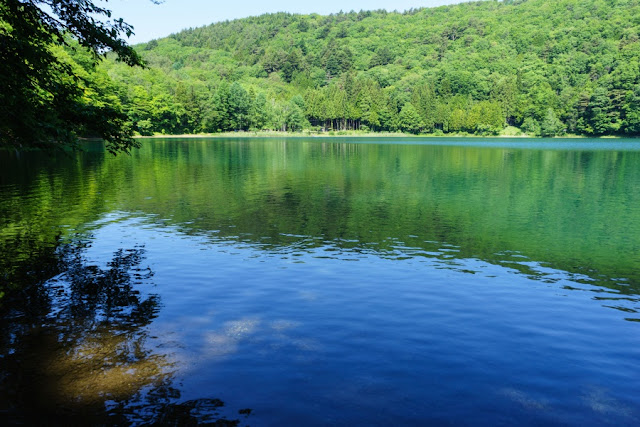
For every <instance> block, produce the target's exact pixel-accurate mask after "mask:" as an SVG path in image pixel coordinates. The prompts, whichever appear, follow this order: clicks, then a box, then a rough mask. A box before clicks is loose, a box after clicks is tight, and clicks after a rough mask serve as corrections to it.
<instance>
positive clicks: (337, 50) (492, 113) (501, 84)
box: [104, 0, 640, 136]
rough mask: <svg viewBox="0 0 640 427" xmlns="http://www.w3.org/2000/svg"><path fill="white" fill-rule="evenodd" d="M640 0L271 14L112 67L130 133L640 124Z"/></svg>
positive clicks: (588, 130) (600, 129) (157, 43)
mask: <svg viewBox="0 0 640 427" xmlns="http://www.w3.org/2000/svg"><path fill="white" fill-rule="evenodd" d="M639 32H640V1H639V0H556V1H553V2H549V1H547V0H511V1H502V2H498V1H480V2H475V3H463V4H459V5H455V6H444V7H438V8H429V9H418V10H411V11H408V12H405V13H388V12H386V11H372V12H364V11H361V12H358V13H356V12H351V13H339V14H334V15H330V16H320V15H291V14H286V13H278V14H269V15H263V16H259V17H253V18H246V19H240V20H234V21H230V22H222V23H217V24H213V25H210V26H206V27H201V28H195V29H189V30H186V31H183V32H180V33H178V34H174V35H171V36H170V37H167V38H164V39H160V40H154V41H152V42H149V43H147V44H143V45H139V46H137V48H138V50H139V51H140V53H141V54H142V56H143V57H144V58H145V59H146V60H147V61H148V62H149V64H150V66H151V69H150V70H135V69H134V70H132V69H130V68H127V67H124V66H122V65H119V64H116V63H115V62H107V63H105V64H104V67H105V68H106V69H107V71H108V73H109V75H110V76H111V78H112V80H114V82H116V84H117V86H118V87H119V89H118V91H119V96H120V98H121V101H122V103H123V105H125V108H126V109H127V112H128V115H129V117H130V118H131V120H132V121H133V123H134V125H135V126H136V129H137V130H138V131H139V132H140V133H142V134H147V133H151V132H163V133H191V132H203V131H204V132H215V131H219V130H221V131H223V130H239V129H263V128H265V129H287V130H289V129H294V130H296V129H300V128H306V127H310V126H312V127H316V128H325V129H326V128H332V129H370V130H387V131H395V130H402V131H406V132H415V133H418V132H436V133H438V132H445V133H446V132H469V133H477V134H491V133H497V132H499V131H500V130H501V129H502V128H504V127H505V126H507V125H513V126H518V127H521V128H523V129H524V130H525V131H527V132H529V133H537V134H542V135H545V136H546V135H555V134H559V133H563V132H571V133H580V134H588V135H608V134H621V135H636V134H639V133H640V85H639V84H640V66H639V60H640V36H639Z"/></svg>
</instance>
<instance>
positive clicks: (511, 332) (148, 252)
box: [0, 138, 640, 426]
mask: <svg viewBox="0 0 640 427" xmlns="http://www.w3.org/2000/svg"><path fill="white" fill-rule="evenodd" d="M0 250H1V251H2V259H1V260H0V281H1V282H2V285H1V286H2V288H0V290H1V291H2V292H4V293H5V297H4V298H3V299H2V300H0V301H2V309H1V313H2V317H1V319H0V322H2V325H1V326H2V328H3V334H2V338H1V341H0V362H1V363H0V420H1V419H4V420H8V421H10V422H43V421H47V420H48V421H50V420H52V419H56V420H61V421H66V422H90V423H105V422H106V423H135V424H145V423H165V424H171V423H174V424H181V425H182V424H186V423H189V422H201V423H204V422H216V421H218V422H220V423H221V425H249V424H250V425H251V426H263V425H418V424H421V425H424V424H454V425H460V424H462V425H465V424H486V425H516V424H517V425H540V424H545V425H547V424H548V425H553V424H562V425H566V424H569V425H603V424H604V425H607V424H610V425H639V424H640V363H639V362H640V313H639V311H640V142H636V141H589V140H579V141H577V142H575V141H569V140H567V141H563V140H553V141H552V142H549V141H542V140H541V141H536V140H526V141H524V140H519V141H509V140H503V139H500V140H469V139H465V140H464V141H458V140H452V139H446V140H437V139H426V140H421V139H409V140H402V139H392V140H385V139H368V140H365V139H362V140H360V139H358V140H356V139H345V140H340V139H320V138H313V139H303V138H301V139H294V138H292V139H264V140H263V139H250V140H249V139H241V138H238V139H189V140H187V139H166V140H163V139H158V140H153V141H145V143H144V146H143V148H142V149H141V150H139V151H136V152H134V153H133V154H132V155H131V156H119V157H115V158H114V157H111V156H110V155H108V154H105V153H104V151H103V150H102V147H101V146H100V145H95V146H94V145H91V146H89V149H88V151H87V152H85V153H78V154H73V155H68V156H64V155H55V156H53V157H47V156H46V155H44V154H39V153H21V154H15V153H0ZM52 417H56V418H52ZM224 420H226V422H225V421H224Z"/></svg>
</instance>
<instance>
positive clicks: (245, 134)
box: [135, 131, 625, 139]
mask: <svg viewBox="0 0 640 427" xmlns="http://www.w3.org/2000/svg"><path fill="white" fill-rule="evenodd" d="M301 137H304V138H522V139H530V138H540V137H537V136H530V135H527V134H525V133H521V134H517V135H513V134H500V135H490V136H485V135H471V134H452V133H447V134H442V135H435V134H419V135H415V134H411V133H399V132H398V133H396V132H358V131H331V132H282V131H266V132H258V131H256V132H250V131H240V132H220V133H196V134H177V135H169V134H155V135H148V136H142V135H137V136H135V138H139V139H157V138H301ZM554 138H555V139H559V138H562V139H566V138H572V139H584V138H590V139H591V138H594V139H625V138H623V137H618V136H604V137H602V136H601V137H591V136H583V135H564V136H556V137H552V138H548V139H554Z"/></svg>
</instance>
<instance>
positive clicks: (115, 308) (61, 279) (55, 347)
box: [0, 239, 251, 426]
mask: <svg viewBox="0 0 640 427" xmlns="http://www.w3.org/2000/svg"><path fill="white" fill-rule="evenodd" d="M88 246H89V244H88V243H87V241H83V240H81V239H77V240H75V241H72V242H70V243H61V242H60V240H59V239H58V244H57V245H46V246H44V247H42V248H41V249H40V250H39V251H38V253H32V254H31V256H30V257H29V258H28V260H27V261H25V262H24V263H23V264H22V265H18V266H17V267H16V268H14V269H13V270H7V269H5V270H4V271H3V272H2V274H3V276H4V279H5V280H6V279H9V280H11V284H12V285H13V286H12V289H14V290H15V292H10V293H9V294H8V295H7V296H6V298H5V299H4V301H3V306H2V309H1V311H0V323H1V324H2V330H3V334H2V338H1V341H0V360H1V361H2V364H1V365H0V366H1V367H0V418H1V419H3V420H4V421H8V422H9V423H11V424H13V423H26V424H51V423H59V424H69V423H71V424H75V423H77V422H81V423H83V424H85V423H87V424H105V423H108V424H114V423H115V424H121V423H125V424H130V423H133V424H147V423H161V424H163V425H195V424H200V423H211V424H213V425H219V426H236V425H239V424H240V419H238V418H243V419H244V418H246V417H247V416H249V414H250V413H251V410H250V409H245V410H241V411H240V413H239V414H238V413H236V414H235V417H234V416H233V414H232V416H231V417H227V414H226V413H225V408H224V403H223V402H222V401H221V400H219V399H210V398H203V399H197V400H190V401H187V402H179V399H180V396H181V392H180V390H179V389H178V388H177V387H176V386H174V385H173V383H174V380H175V378H174V376H175V371H176V367H175V363H174V362H173V361H172V359H171V355H170V354H162V353H160V352H158V351H157V343H155V342H154V341H155V340H156V337H153V336H150V335H149V332H148V330H147V328H146V327H147V326H148V325H149V324H150V323H151V322H153V320H154V318H156V316H157V314H158V312H159V310H160V308H161V302H160V298H159V296H158V295H156V294H154V293H153V292H152V285H153V282H152V277H153V272H152V271H151V270H150V269H149V268H143V267H142V265H141V264H142V262H143V260H144V259H145V250H144V248H142V247H135V248H133V249H126V250H125V249H119V250H117V251H116V252H115V253H114V254H113V257H112V259H111V260H110V261H109V262H108V263H107V264H106V268H101V267H99V266H97V265H92V264H90V263H89V262H88V261H87V259H86V258H85V256H84V250H85V249H86V248H87V247H88ZM47 277H50V279H48V280H47ZM228 418H236V419H228Z"/></svg>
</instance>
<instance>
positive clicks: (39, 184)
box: [0, 139, 640, 292]
mask: <svg viewBox="0 0 640 427" xmlns="http://www.w3.org/2000/svg"><path fill="white" fill-rule="evenodd" d="M369 142H371V141H369ZM376 142H377V141H375V140H374V141H373V142H371V143H370V144H362V143H350V140H345V141H339V142H335V140H324V141H316V140H310V141H306V140H298V139H289V140H242V139H240V140H233V139H232V140H218V141H216V142H215V143H207V141H206V140H195V141H194V140H176V139H171V140H153V141H150V142H147V143H146V144H145V146H144V148H143V149H142V150H140V151H137V152H134V154H133V155H132V156H131V158H128V157H126V156H122V157H120V158H111V157H109V156H106V155H105V154H102V153H91V152H89V153H85V154H78V155H75V157H74V158H71V159H66V158H62V157H58V158H56V159H55V160H54V161H50V160H52V159H49V158H47V157H46V156H35V158H34V159H32V158H30V157H29V158H28V163H29V164H28V165H27V166H26V167H25V165H24V164H23V162H18V161H17V159H16V158H15V157H14V156H9V158H7V157H6V156H5V157H3V159H4V162H3V164H2V170H3V175H2V177H3V184H5V186H4V187H5V191H4V200H3V204H2V210H1V211H0V214H2V216H3V218H4V220H3V224H2V225H3V227H2V236H3V238H4V241H5V242H6V241H7V239H11V238H12V237H20V239H24V234H25V233H27V234H28V233H33V234H34V235H37V237H36V236H34V237H33V239H35V240H36V241H38V240H44V241H46V239H47V234H48V235H53V234H55V233H57V232H58V231H60V230H64V228H60V227H61V225H64V226H65V227H66V228H73V229H75V228H78V227H81V225H82V224H83V223H85V222H86V221H87V217H89V218H92V216H93V217H94V218H98V216H99V214H100V213H101V212H108V211H110V210H114V209H116V210H121V211H127V212H138V211H139V212H142V213H144V214H154V215H157V216H158V217H159V218H162V220H163V221H165V222H169V223H173V224H177V225H179V226H180V228H181V230H184V231H185V232H187V233H202V232H204V233H210V232H215V233H216V234H217V235H218V236H235V237H237V238H238V239H240V240H247V241H255V242H260V243H262V244H269V245H274V246H277V245H287V244H289V243H290V242H291V241H295V240H300V239H299V238H298V237H295V236H311V237H318V238H322V239H324V240H330V241H334V240H339V241H341V242H342V243H341V244H342V245H345V246H349V245H351V244H353V245H354V246H363V247H370V248H372V249H376V250H386V249H389V248H392V247H393V246H394V245H397V244H399V243H402V244H405V245H407V246H411V247H414V248H424V249H425V250H428V249H429V248H430V247H431V245H432V244H431V242H436V243H437V244H439V243H440V242H446V243H448V244H451V245H456V246H458V247H459V253H458V256H462V257H474V258H480V259H483V260H488V261H491V262H502V263H504V262H508V261H509V260H510V258H509V257H507V254H509V253H518V254H520V255H523V256H525V257H527V258H529V259H530V260H532V261H535V262H539V263H543V264H545V265H546V266H549V267H552V268H557V269H561V270H565V271H568V272H573V273H580V274H584V275H585V276H586V277H589V278H592V279H594V280H597V281H598V282H599V283H607V285H608V286H610V287H613V288H616V289H619V290H620V291H622V292H625V291H627V290H629V289H632V291H633V292H636V291H638V287H639V286H640V209H639V206H640V188H639V185H640V153H639V152H638V151H632V150H630V149H633V150H637V148H638V147H637V146H636V145H634V144H627V145H624V144H623V148H626V150H603V149H601V146H599V147H598V149H596V150H594V149H593V148H592V147H591V149H587V150H582V149H581V146H582V145H581V142H578V143H573V144H569V145H568V148H569V149H557V148H558V147H556V146H554V145H553V144H554V143H553V142H551V143H549V142H541V143H540V145H538V146H536V145H535V143H533V144H532V143H531V142H529V143H528V144H527V146H528V147H533V148H529V149H518V148H517V147H518V144H517V142H516V143H513V144H511V146H508V147H506V148H496V147H492V146H491V144H488V145H489V147H485V146H483V144H482V143H481V144H479V145H472V146H470V147H469V146H455V145H448V146H438V145H427V146H425V145H404V144H401V143H402V141H399V142H398V141H394V142H395V144H378V143H376ZM582 144H583V145H584V143H582ZM599 144H601V145H605V144H606V142H602V143H599ZM561 147H562V146H561ZM550 148H551V149H550ZM554 148H555V149H554ZM60 163H63V164H64V165H65V168H64V169H59V170H55V171H54V172H53V173H51V169H52V168H54V167H56V166H57V165H59V164H60ZM24 191H27V192H28V194H30V195H32V197H26V198H25V194H24ZM49 238H50V237H49ZM267 238H268V240H266V239H267ZM20 239H19V240H20ZM33 239H27V243H28V242H31V240H33ZM304 244H309V245H313V244H314V243H304ZM5 261H10V260H5ZM517 268H527V267H526V266H523V265H522V264H520V266H519V267H517Z"/></svg>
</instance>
